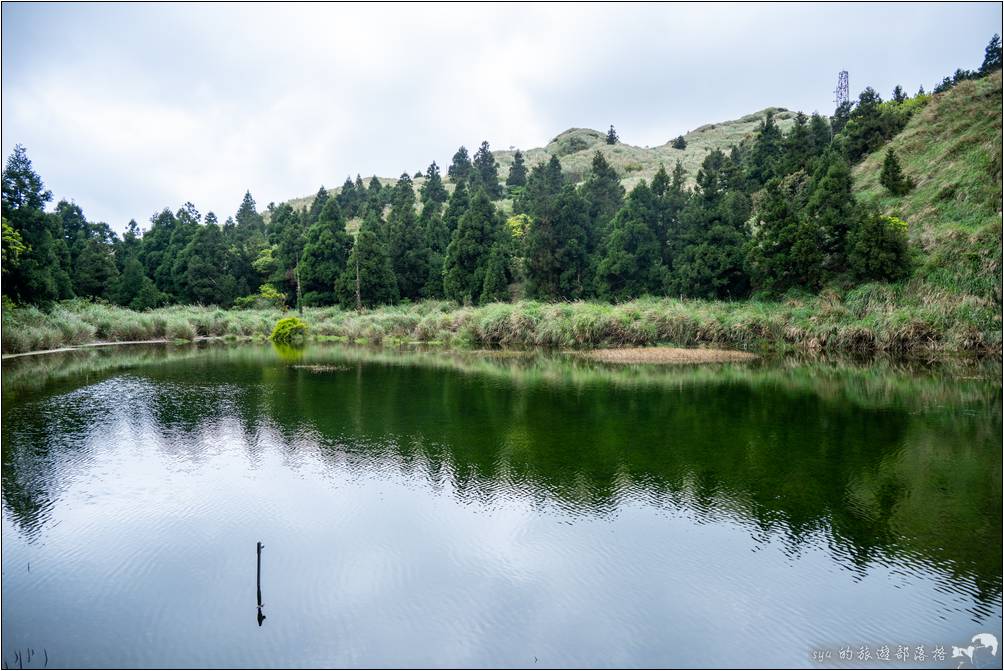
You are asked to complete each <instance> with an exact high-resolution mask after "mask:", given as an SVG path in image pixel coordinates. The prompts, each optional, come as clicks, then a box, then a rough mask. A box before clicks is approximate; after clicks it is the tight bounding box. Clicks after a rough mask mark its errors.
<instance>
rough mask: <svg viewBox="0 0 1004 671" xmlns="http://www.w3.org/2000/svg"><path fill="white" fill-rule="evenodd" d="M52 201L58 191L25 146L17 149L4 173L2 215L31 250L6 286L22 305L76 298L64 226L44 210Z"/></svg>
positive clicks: (21, 258)
mask: <svg viewBox="0 0 1004 671" xmlns="http://www.w3.org/2000/svg"><path fill="white" fill-rule="evenodd" d="M50 200H52V193H51V192H50V191H48V190H47V189H46V188H45V184H44V183H43V182H42V178H41V177H39V176H38V173H36V172H35V170H34V168H33V167H32V165H31V160H29V159H28V155H27V153H26V152H25V149H24V147H22V146H21V145H16V146H15V147H14V151H13V152H12V153H11V155H10V156H8V157H7V163H6V165H5V166H4V170H3V198H2V212H3V218H4V219H6V220H7V223H8V225H9V226H10V227H11V228H12V229H13V230H14V232H15V233H16V234H17V235H18V237H20V239H21V242H22V244H23V245H24V246H25V248H26V249H25V251H24V252H23V253H22V254H21V255H20V259H19V262H18V265H17V267H16V268H13V269H12V270H11V271H10V272H8V275H7V279H6V282H5V283H4V291H5V292H6V293H7V294H8V295H10V296H12V297H13V298H14V299H15V300H17V301H19V302H48V301H53V300H57V299H60V298H70V297H72V296H73V287H72V284H71V281H70V275H69V273H68V267H69V250H68V249H67V246H66V241H65V240H64V239H63V231H62V228H61V222H60V220H59V218H58V217H54V216H50V215H47V214H46V213H45V211H44V207H45V204H46V203H48V202H49V201H50Z"/></svg>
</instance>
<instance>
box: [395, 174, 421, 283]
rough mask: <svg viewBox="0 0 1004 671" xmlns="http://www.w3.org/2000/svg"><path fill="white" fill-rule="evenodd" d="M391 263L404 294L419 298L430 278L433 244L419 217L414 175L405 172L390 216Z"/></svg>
mask: <svg viewBox="0 0 1004 671" xmlns="http://www.w3.org/2000/svg"><path fill="white" fill-rule="evenodd" d="M387 229H388V233H389V242H390V258H391V267H392V268H393V270H394V276H395V277H396V278H397V288H398V292H399V295H400V298H403V299H410V300H417V299H419V298H421V297H422V291H423V289H424V288H425V285H426V283H427V282H428V280H429V248H428V245H427V244H426V240H425V236H424V235H423V231H422V229H421V228H420V227H419V226H418V223H417V221H416V217H415V192H414V190H413V189H412V182H411V178H409V177H408V175H407V174H404V175H401V179H400V180H398V183H397V185H396V186H395V187H394V202H393V204H392V208H391V211H390V216H389V217H388V219H387Z"/></svg>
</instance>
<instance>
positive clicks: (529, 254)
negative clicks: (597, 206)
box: [525, 185, 592, 300]
mask: <svg viewBox="0 0 1004 671" xmlns="http://www.w3.org/2000/svg"><path fill="white" fill-rule="evenodd" d="M589 227H590V221H589V205H588V203H587V202H586V200H585V199H584V198H582V196H581V195H579V193H578V192H577V191H576V189H575V187H573V186H571V185H566V186H565V187H564V188H563V189H562V190H561V192H560V193H559V194H558V196H557V198H555V199H554V204H553V206H551V207H548V208H546V209H544V210H542V211H541V212H540V213H539V214H538V215H537V216H535V217H534V219H533V225H532V226H531V227H530V230H529V231H528V232H527V234H526V257H525V263H526V278H527V295H529V296H530V297H532V298H539V299H542V300H575V299H577V298H582V297H583V296H584V295H585V294H586V292H587V291H588V289H589V285H590V284H591V282H592V277H591V274H590V266H589V249H588V241H589V232H588V231H589Z"/></svg>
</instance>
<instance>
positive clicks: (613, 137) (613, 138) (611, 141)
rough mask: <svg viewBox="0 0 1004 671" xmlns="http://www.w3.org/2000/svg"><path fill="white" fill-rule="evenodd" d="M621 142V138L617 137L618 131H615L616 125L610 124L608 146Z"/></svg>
mask: <svg viewBox="0 0 1004 671" xmlns="http://www.w3.org/2000/svg"><path fill="white" fill-rule="evenodd" d="M618 142H620V138H619V137H617V131H615V130H614V125H613V124H610V130H608V131H607V144H617V143H618Z"/></svg>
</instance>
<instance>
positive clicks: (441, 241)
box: [418, 187, 460, 298]
mask: <svg viewBox="0 0 1004 671" xmlns="http://www.w3.org/2000/svg"><path fill="white" fill-rule="evenodd" d="M458 188H460V187H458ZM439 210H440V206H439V205H435V206H426V207H424V208H422V214H421V215H419V218H418V226H419V228H420V229H421V231H422V235H423V237H424V239H425V245H426V246H427V247H428V249H429V273H428V277H427V279H426V281H425V286H424V287H423V289H422V296H423V297H424V298H443V297H444V293H443V263H444V262H445V261H446V248H447V247H448V246H449V244H450V229H449V228H448V227H447V225H446V222H445V221H443V215H442V214H441V213H440V211H439Z"/></svg>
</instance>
